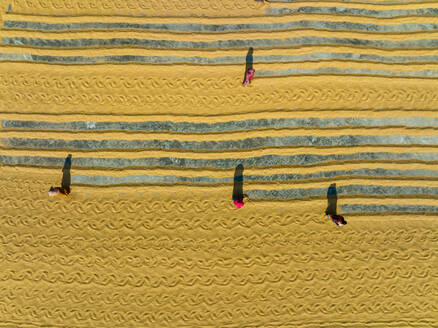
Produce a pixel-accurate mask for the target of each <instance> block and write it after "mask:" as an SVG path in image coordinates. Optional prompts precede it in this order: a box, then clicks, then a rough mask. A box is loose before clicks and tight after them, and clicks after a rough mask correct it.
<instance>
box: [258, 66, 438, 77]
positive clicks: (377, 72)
mask: <svg viewBox="0 0 438 328" xmlns="http://www.w3.org/2000/svg"><path fill="white" fill-rule="evenodd" d="M331 74H337V75H372V76H392V77H418V78H437V77H438V70H432V69H425V70H421V71H402V72H395V71H390V70H381V69H368V68H345V69H341V68H337V67H323V68H318V69H313V68H309V69H305V68H296V67H291V68H289V69H283V70H278V71H267V70H265V71H263V70H260V71H257V75H258V76H267V77H269V76H270V77H273V76H285V75H331Z"/></svg>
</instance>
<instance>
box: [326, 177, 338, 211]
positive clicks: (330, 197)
mask: <svg viewBox="0 0 438 328" xmlns="http://www.w3.org/2000/svg"><path fill="white" fill-rule="evenodd" d="M327 202H328V204H327V209H326V210H325V214H327V215H336V212H337V206H338V192H337V191H336V183H332V184H331V185H330V187H329V188H328V189H327Z"/></svg>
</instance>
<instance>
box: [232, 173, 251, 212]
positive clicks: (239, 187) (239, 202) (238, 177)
mask: <svg viewBox="0 0 438 328" xmlns="http://www.w3.org/2000/svg"><path fill="white" fill-rule="evenodd" d="M244 197H248V196H247V195H245V194H244V193H243V165H242V164H239V165H237V166H236V169H235V171H234V185H233V202H234V205H236V207H237V208H241V207H242V206H243V205H244V203H243V198H244Z"/></svg>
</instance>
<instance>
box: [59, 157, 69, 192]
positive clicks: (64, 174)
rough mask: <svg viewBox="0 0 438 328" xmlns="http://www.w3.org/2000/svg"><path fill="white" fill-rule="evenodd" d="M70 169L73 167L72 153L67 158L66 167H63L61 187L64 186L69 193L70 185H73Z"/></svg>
mask: <svg viewBox="0 0 438 328" xmlns="http://www.w3.org/2000/svg"><path fill="white" fill-rule="evenodd" d="M70 169H71V154H69V155H68V156H67V157H66V158H65V161H64V167H63V168H62V181H61V187H62V188H64V189H65V190H66V191H67V193H70V186H71V175H70Z"/></svg>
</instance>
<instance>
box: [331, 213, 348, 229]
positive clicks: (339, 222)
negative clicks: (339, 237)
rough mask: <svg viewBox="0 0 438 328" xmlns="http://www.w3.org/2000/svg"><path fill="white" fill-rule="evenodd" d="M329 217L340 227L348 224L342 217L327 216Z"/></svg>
mask: <svg viewBox="0 0 438 328" xmlns="http://www.w3.org/2000/svg"><path fill="white" fill-rule="evenodd" d="M327 217H328V218H329V219H331V220H332V221H333V223H335V224H336V225H338V226H343V225H346V224H347V221H345V219H344V217H343V216H342V215H338V214H327Z"/></svg>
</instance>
